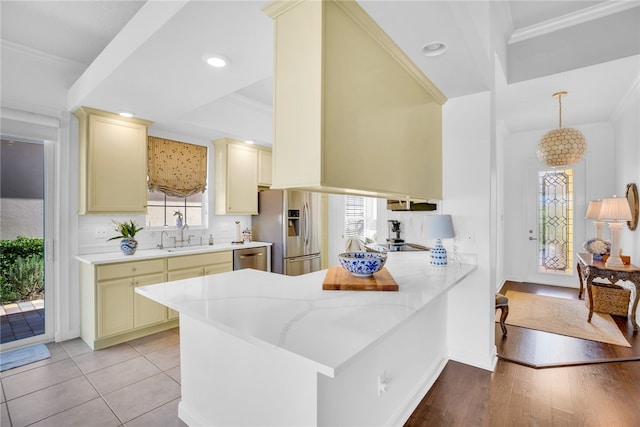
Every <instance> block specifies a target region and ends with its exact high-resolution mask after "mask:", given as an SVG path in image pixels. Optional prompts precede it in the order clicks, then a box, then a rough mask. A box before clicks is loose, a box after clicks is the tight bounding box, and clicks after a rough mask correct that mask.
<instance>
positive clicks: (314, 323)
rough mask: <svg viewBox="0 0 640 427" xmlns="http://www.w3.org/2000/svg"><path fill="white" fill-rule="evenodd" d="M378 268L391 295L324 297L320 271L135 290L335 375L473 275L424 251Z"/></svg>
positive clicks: (238, 274) (234, 275)
mask: <svg viewBox="0 0 640 427" xmlns="http://www.w3.org/2000/svg"><path fill="white" fill-rule="evenodd" d="M385 267H386V268H387V270H388V271H389V273H390V274H391V275H392V276H393V278H394V279H395V280H396V282H397V283H398V285H399V288H400V290H399V291H398V292H377V291H324V290H322V282H323V280H324V277H325V275H326V272H327V270H321V271H316V272H314V273H309V274H305V275H302V276H284V275H280V274H275V273H268V272H264V271H257V270H251V269H244V270H238V271H234V272H228V273H220V274H214V275H210V276H204V277H197V278H192V279H185V280H177V281H174V282H167V283H160V284H156V285H148V286H140V287H137V288H136V292H137V293H138V294H140V295H143V296H146V297H148V298H150V299H152V300H154V301H156V302H159V303H161V304H164V305H166V306H168V307H170V308H173V309H174V310H177V311H179V312H180V313H181V314H183V315H188V316H190V317H193V318H196V319H198V320H200V321H202V322H204V323H206V324H208V325H210V326H212V327H214V328H218V329H220V330H223V331H226V332H227V333H229V334H231V335H233V336H236V337H238V338H240V339H242V340H245V341H248V342H251V343H253V344H255V345H257V346H260V347H263V348H267V349H274V348H275V349H276V350H277V351H280V352H281V354H283V355H285V356H286V357H292V358H294V359H296V360H297V361H298V362H302V363H305V364H307V365H308V366H310V367H313V368H314V369H316V370H317V371H318V372H321V373H323V374H325V375H327V376H329V377H334V376H335V375H336V374H337V372H338V371H339V370H340V369H341V368H342V367H345V366H346V364H348V363H351V362H353V361H354V360H355V359H356V358H357V357H358V355H359V354H363V353H364V352H366V350H367V349H368V348H370V347H371V346H373V345H375V343H377V342H379V341H380V340H381V339H383V338H384V337H385V336H387V335H388V334H390V333H391V332H392V331H393V330H394V329H395V328H396V327H397V326H399V325H401V324H402V323H403V322H404V321H405V320H407V319H408V318H409V317H410V316H411V315H412V314H414V313H416V312H417V311H419V310H422V309H428V305H429V303H430V302H432V301H434V299H436V298H437V297H439V296H440V295H442V294H444V293H445V292H447V291H448V290H449V289H451V288H452V287H453V286H454V285H455V284H457V283H459V282H460V281H461V280H462V279H463V278H465V277H466V276H468V275H469V274H470V273H471V272H472V271H474V270H475V269H476V266H475V265H471V264H450V265H449V266H448V267H445V268H435V267H431V266H430V265H429V255H428V253H425V252H416V253H389V258H388V260H387V263H386V266H385ZM438 301H440V302H441V300H438ZM443 322H445V319H443ZM433 326H434V327H438V325H433ZM398 351H402V349H398Z"/></svg>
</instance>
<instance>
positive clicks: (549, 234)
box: [523, 162, 584, 287]
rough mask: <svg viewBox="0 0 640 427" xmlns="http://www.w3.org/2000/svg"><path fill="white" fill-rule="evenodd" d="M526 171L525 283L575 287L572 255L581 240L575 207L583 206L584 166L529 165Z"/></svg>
mask: <svg viewBox="0 0 640 427" xmlns="http://www.w3.org/2000/svg"><path fill="white" fill-rule="evenodd" d="M528 169H529V171H528V174H527V180H526V189H525V193H526V194H527V197H526V203H525V216H524V217H525V218H526V220H525V227H526V230H525V233H524V236H525V240H524V241H523V244H524V245H525V251H524V252H523V253H525V254H526V263H527V275H526V281H527V282H531V283H542V284H549V285H557V286H569V287H576V286H577V278H576V277H577V276H576V273H575V260H576V258H575V254H576V252H579V251H580V248H581V246H582V241H583V240H584V236H583V234H584V232H583V231H581V230H583V229H584V227H582V226H581V225H582V224H583V223H582V221H583V220H582V219H581V218H582V217H584V213H582V212H577V211H576V206H582V205H584V196H583V194H584V166H583V165H581V164H578V165H573V166H570V167H566V168H550V167H545V166H544V165H542V164H540V163H538V162H532V164H531V165H530V167H529V168H528ZM576 223H577V224H576ZM577 225H579V226H577Z"/></svg>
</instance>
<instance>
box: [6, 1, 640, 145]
mask: <svg viewBox="0 0 640 427" xmlns="http://www.w3.org/2000/svg"><path fill="white" fill-rule="evenodd" d="M267 3H268V2H266V1H148V2H146V3H145V2H139V1H29V2H26V1H11V0H3V1H2V2H1V3H0V8H1V9H0V11H1V15H2V17H1V35H2V42H3V49H4V48H5V47H6V46H10V47H11V48H12V49H14V50H15V49H24V51H28V52H30V54H38V53H39V52H43V53H46V54H47V55H48V56H49V57H56V58H60V60H61V61H67V62H72V63H74V64H76V65H77V67H76V69H77V70H79V71H76V72H77V76H75V77H74V78H73V79H72V81H74V82H75V83H74V84H73V85H72V86H70V87H69V88H68V89H69V97H68V98H69V99H68V102H67V107H68V109H75V108H76V107H78V106H80V105H87V106H91V107H94V108H100V109H104V110H108V111H118V110H121V109H128V110H132V111H133V112H134V113H135V115H136V116H138V117H141V118H145V119H149V120H152V121H154V125H153V126H152V132H153V131H154V130H155V132H156V133H158V132H171V133H175V134H178V135H180V134H182V135H190V136H193V137H196V138H202V139H204V140H211V139H215V138H218V137H221V136H231V137H236V138H241V139H249V138H251V139H255V140H256V141H258V143H262V144H270V143H271V114H272V111H271V104H272V69H273V59H272V58H273V24H272V21H271V19H270V18H268V17H267V16H266V15H265V14H264V13H263V12H262V11H261V7H262V6H264V5H265V4H267ZM359 4H360V5H361V6H362V7H363V8H364V9H365V10H366V12H367V13H369V14H370V15H371V17H372V18H374V20H376V22H378V24H379V25H380V26H381V27H382V29H383V30H385V32H387V34H389V36H390V37H391V38H392V39H393V40H394V41H395V42H396V43H397V44H398V45H399V46H400V47H401V48H402V49H403V50H404V51H405V53H407V55H408V56H409V57H410V58H411V59H412V60H413V61H414V62H415V63H416V65H417V66H418V67H420V68H421V69H422V70H423V72H424V73H425V74H426V75H427V76H428V77H429V78H430V79H431V80H432V81H433V82H434V83H435V84H436V86H438V88H440V90H441V91H442V92H443V93H444V94H445V95H446V96H448V97H450V98H451V97H457V96H463V95H467V94H472V93H477V92H482V91H486V90H487V89H489V87H490V86H493V85H494V84H495V85H496V89H497V91H496V93H497V105H498V116H499V118H500V119H502V120H504V121H505V123H506V124H507V127H508V128H509V129H510V130H511V131H524V130H533V129H544V128H549V127H555V126H556V125H557V101H556V100H555V99H553V98H552V97H551V94H552V93H554V92H557V91H559V90H566V91H568V92H569V96H567V97H566V98H564V99H563V111H564V122H565V124H566V125H567V126H571V125H577V124H585V123H590V122H594V121H606V120H608V119H609V118H610V116H611V114H612V113H613V111H614V110H615V108H616V107H617V105H618V104H619V103H620V100H621V99H623V98H624V96H625V94H626V93H627V92H628V91H629V90H630V88H631V87H633V85H634V82H636V81H637V79H638V76H639V75H640V59H639V58H640V56H639V55H640V33H639V28H640V3H638V2H637V1H626V2H620V1H518V0H511V1H505V2H497V1H496V2H493V3H490V2H485V1H466V2H463V1H426V0H425V1H390V0H389V1H382V0H380V1H375V0H360V1H359ZM489 28H491V29H492V30H491V31H489V30H488V29H489ZM431 41H442V42H445V43H447V45H448V47H449V49H448V50H447V52H446V53H445V54H444V55H442V56H440V57H435V58H427V57H425V56H423V55H422V54H421V49H422V47H423V46H424V45H425V44H426V43H428V42H431ZM493 48H496V49H497V50H498V52H499V54H500V56H501V59H502V61H501V62H502V63H503V64H504V67H506V68H507V76H508V77H507V79H506V81H502V80H501V79H498V81H497V82H494V78H493V63H494V62H493V60H492V58H490V56H489V53H488V52H491V51H493ZM205 53H219V54H223V55H225V56H227V57H228V58H229V59H230V61H231V64H230V66H229V67H227V68H226V69H223V70H214V69H211V68H209V67H208V66H206V65H205V64H204V62H203V60H202V55H203V54H205ZM514 58H517V59H518V60H517V61H516V60H514ZM596 64H599V65H596ZM594 65H595V66H594ZM3 72H4V65H3ZM6 74H7V75H10V73H6ZM81 74H82V75H81ZM2 83H3V88H4V87H5V85H6V84H7V83H10V82H6V81H5V78H4V77H3V82H2ZM3 92H4V91H3ZM8 92H9V95H7V96H6V97H5V95H4V93H3V105H4V104H6V103H7V102H11V99H8V101H7V98H10V96H14V97H16V96H18V94H12V93H11V91H8Z"/></svg>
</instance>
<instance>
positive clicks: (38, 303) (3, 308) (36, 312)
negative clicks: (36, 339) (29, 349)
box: [0, 299, 44, 344]
mask: <svg viewBox="0 0 640 427" xmlns="http://www.w3.org/2000/svg"><path fill="white" fill-rule="evenodd" d="M41 334H44V300H41V299H39V300H33V301H23V302H18V303H12V304H6V305H0V344H4V343H7V342H11V341H17V340H20V339H23V338H29V337H33V336H35V335H41Z"/></svg>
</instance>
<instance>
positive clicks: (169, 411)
mask: <svg viewBox="0 0 640 427" xmlns="http://www.w3.org/2000/svg"><path fill="white" fill-rule="evenodd" d="M47 346H48V347H49V351H50V352H51V358H49V359H45V360H42V361H40V362H36V363H32V364H30V365H25V366H21V367H19V368H14V369H10V370H8V371H4V372H1V373H0V409H1V413H0V426H2V427H7V426H13V427H22V426H38V427H42V426H65V427H67V426H82V427H90V426H105V427H107V426H114V427H115V426H127V427H134V426H135V427H138V426H154V427H156V426H162V427H164V426H185V424H184V423H183V422H182V421H180V420H179V419H178V403H179V401H180V335H179V330H178V328H175V329H172V330H169V331H163V332H159V333H157V334H154V335H150V336H147V337H144V338H139V339H136V340H132V341H129V342H126V343H123V344H119V345H116V346H113V347H109V348H107V349H104V350H99V351H92V350H91V349H90V348H89V346H88V345H87V344H85V343H84V341H82V340H81V339H80V338H76V339H74V340H70V341H65V342H62V343H51V344H48V345H47Z"/></svg>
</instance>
